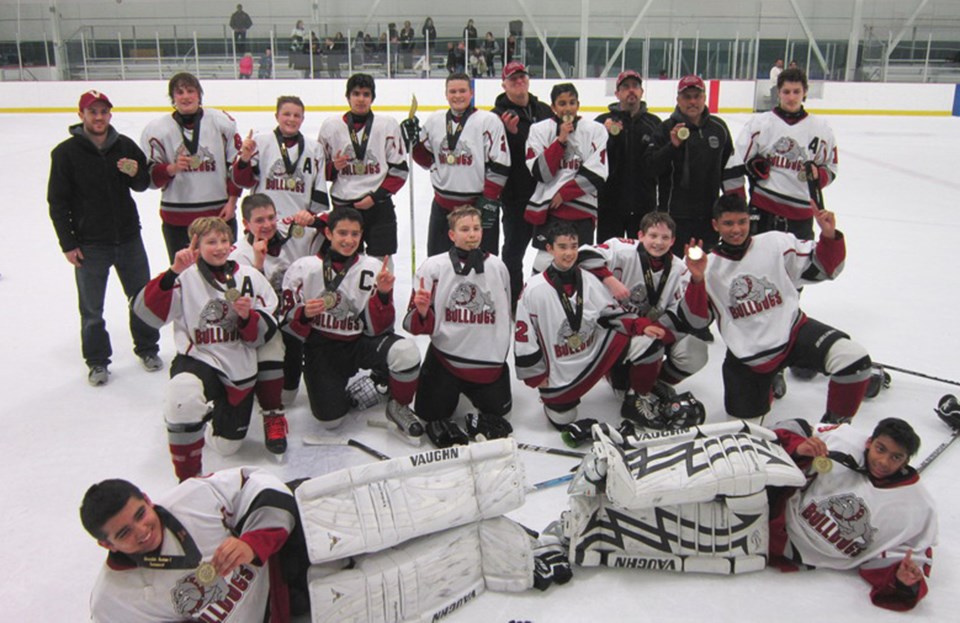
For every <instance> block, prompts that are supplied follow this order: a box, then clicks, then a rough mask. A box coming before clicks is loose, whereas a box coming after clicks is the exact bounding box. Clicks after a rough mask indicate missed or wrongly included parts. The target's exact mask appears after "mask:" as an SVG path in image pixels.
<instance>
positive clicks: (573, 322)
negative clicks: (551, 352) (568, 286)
mask: <svg viewBox="0 0 960 623" xmlns="http://www.w3.org/2000/svg"><path fill="white" fill-rule="evenodd" d="M572 270H573V271H574V273H573V279H574V289H575V290H576V298H577V307H576V309H574V308H573V307H572V306H571V305H570V298H569V297H568V296H567V292H566V290H564V288H563V282H562V280H561V279H560V271H559V270H557V269H556V267H554V265H553V264H551V265H550V266H549V267H548V268H547V277H548V278H549V279H550V283H551V284H553V289H554V290H556V291H557V297H559V299H560V305H562V306H563V313H564V315H566V317H567V322H569V323H570V328H571V329H572V330H573V332H574V333H577V332H579V331H580V324H581V323H582V322H583V275H581V274H580V269H579V268H573V269H572Z"/></svg>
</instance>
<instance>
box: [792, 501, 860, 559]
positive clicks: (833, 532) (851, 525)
mask: <svg viewBox="0 0 960 623" xmlns="http://www.w3.org/2000/svg"><path fill="white" fill-rule="evenodd" d="M801 516H802V517H803V519H804V520H805V521H806V522H807V523H808V524H809V525H810V527H812V528H813V529H814V531H815V532H817V534H819V535H820V536H821V537H823V538H824V539H825V540H826V541H827V542H828V543H830V544H832V545H833V546H834V547H835V548H836V549H837V550H838V551H840V552H842V553H843V554H844V555H846V556H849V557H850V558H856V557H857V556H859V555H860V554H861V553H863V551H864V550H865V549H866V548H867V547H869V546H870V544H871V543H873V537H874V534H876V532H877V529H876V528H874V527H873V526H872V525H871V524H870V509H869V508H868V507H867V505H866V504H865V503H864V501H863V499H862V498H860V497H858V496H856V495H854V494H852V493H843V494H840V495H834V496H831V497H829V498H827V499H826V500H823V501H820V502H811V503H810V504H808V505H807V507H806V508H805V509H803V512H802V513H801Z"/></svg>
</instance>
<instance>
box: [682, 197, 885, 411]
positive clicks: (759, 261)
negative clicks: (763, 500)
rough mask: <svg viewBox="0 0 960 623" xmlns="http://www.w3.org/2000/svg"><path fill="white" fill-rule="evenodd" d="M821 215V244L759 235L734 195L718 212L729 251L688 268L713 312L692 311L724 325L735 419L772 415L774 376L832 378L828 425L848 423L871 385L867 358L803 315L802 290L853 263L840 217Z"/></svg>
mask: <svg viewBox="0 0 960 623" xmlns="http://www.w3.org/2000/svg"><path fill="white" fill-rule="evenodd" d="M815 216H816V219H817V224H818V225H819V226H820V240H819V241H817V242H813V241H812V240H799V239H798V238H796V237H795V236H794V235H793V234H787V233H783V232H776V231H774V232H767V233H764V234H759V235H757V236H751V235H750V217H749V212H748V208H747V204H746V202H745V201H744V200H743V198H742V197H740V196H738V195H725V196H723V197H721V198H720V199H719V200H718V201H717V204H716V206H714V219H713V227H714V228H715V229H716V230H717V232H718V233H719V235H720V244H719V245H718V246H717V247H716V248H715V249H714V250H713V252H712V253H711V254H710V256H709V264H708V260H707V256H704V257H703V258H701V259H700V260H699V261H696V262H692V261H688V262H687V266H688V267H689V268H690V272H691V284H690V285H689V286H688V288H702V287H705V288H706V293H707V296H708V298H709V301H708V302H709V312H708V310H707V309H706V308H702V309H700V310H691V313H692V314H695V315H699V316H702V317H705V318H706V317H708V314H709V318H710V319H711V320H713V319H715V320H716V321H717V324H718V327H719V329H720V333H721V334H722V335H723V341H724V343H725V344H726V345H727V356H726V359H725V360H724V362H723V384H724V406H725V407H726V410H727V413H728V414H730V415H732V416H734V417H738V418H745V419H750V418H762V417H763V416H764V415H766V414H767V413H768V412H769V411H770V402H771V400H772V393H771V385H772V381H773V378H774V376H775V375H776V373H777V372H778V371H780V370H782V369H783V368H784V367H786V366H792V365H800V366H802V367H804V368H811V369H814V370H817V371H818V372H822V373H824V374H828V375H830V385H829V389H828V390H827V407H826V413H825V414H824V416H823V419H822V420H821V421H823V422H828V423H839V422H848V421H850V420H851V419H852V418H853V416H854V415H856V413H857V409H859V408H860V403H861V402H862V401H863V397H864V394H865V392H866V389H867V382H868V380H869V378H870V356H869V355H868V354H867V351H866V350H865V349H864V348H863V347H862V346H860V345H859V344H857V343H856V342H854V341H853V340H851V339H850V337H849V336H848V335H847V334H845V333H843V332H841V331H838V330H837V329H834V328H833V327H830V326H828V325H825V324H823V323H821V322H818V321H816V320H814V319H812V318H808V317H807V315H806V314H804V313H803V311H802V310H801V309H800V291H799V286H800V284H801V283H815V282H818V281H823V280H827V279H833V278H834V277H836V276H837V275H838V274H839V273H840V271H841V270H842V269H843V262H844V259H845V257H846V246H845V245H846V243H845V241H844V237H843V234H842V233H841V232H840V231H838V230H837V228H836V219H835V217H834V214H833V213H832V212H828V211H826V210H822V211H818V212H817V213H816V215H815ZM698 300H702V299H698Z"/></svg>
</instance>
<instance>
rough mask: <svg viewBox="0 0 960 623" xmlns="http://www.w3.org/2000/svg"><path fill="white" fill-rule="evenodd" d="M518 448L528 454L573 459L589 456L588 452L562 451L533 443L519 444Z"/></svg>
mask: <svg viewBox="0 0 960 623" xmlns="http://www.w3.org/2000/svg"><path fill="white" fill-rule="evenodd" d="M517 447H518V448H519V449H521V450H527V451H528V452H539V453H540V454H554V455H556V456H566V457H570V458H572V459H582V458H583V457H585V456H587V453H586V452H577V451H576V450H562V449H560V448H549V447H547V446H538V445H536V444H532V443H521V442H519V441H518V442H517Z"/></svg>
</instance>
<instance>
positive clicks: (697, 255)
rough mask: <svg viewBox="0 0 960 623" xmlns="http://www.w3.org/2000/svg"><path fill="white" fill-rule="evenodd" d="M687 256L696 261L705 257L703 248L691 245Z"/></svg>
mask: <svg viewBox="0 0 960 623" xmlns="http://www.w3.org/2000/svg"><path fill="white" fill-rule="evenodd" d="M687 257H689V258H690V260H691V261H694V262H696V261H698V260H701V259H703V249H701V248H700V247H690V248H689V249H687Z"/></svg>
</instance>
